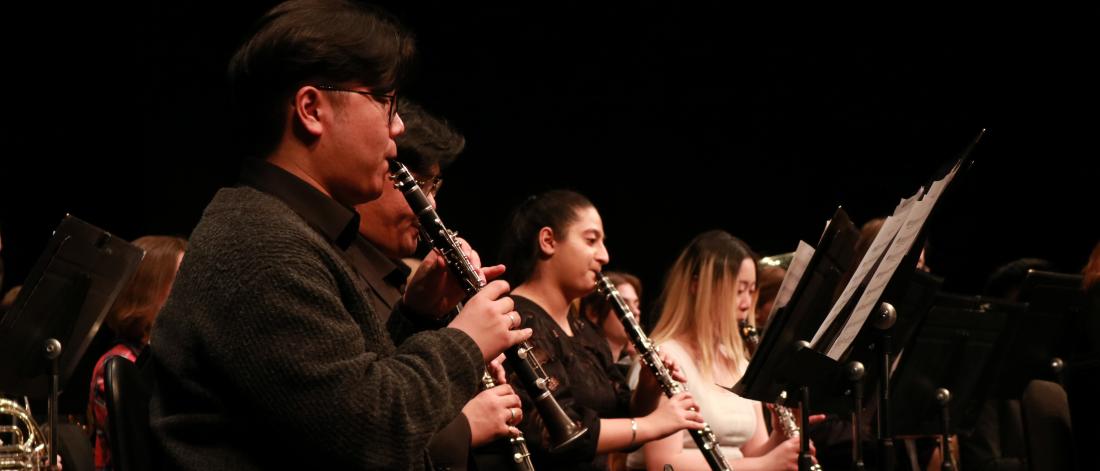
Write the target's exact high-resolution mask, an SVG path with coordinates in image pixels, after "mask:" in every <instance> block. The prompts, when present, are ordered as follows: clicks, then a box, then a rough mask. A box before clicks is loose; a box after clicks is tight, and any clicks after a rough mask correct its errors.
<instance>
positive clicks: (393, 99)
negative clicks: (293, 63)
mask: <svg viewBox="0 0 1100 471" xmlns="http://www.w3.org/2000/svg"><path fill="white" fill-rule="evenodd" d="M315 87H317V88H318V89H321V90H327V91H330V92H347V93H358V94H360V95H363V96H365V97H370V98H373V99H374V101H377V102H378V103H380V104H381V105H382V106H385V107H386V115H387V117H388V118H389V121H388V124H389V125H391V126H392V125H393V119H394V118H395V117H397V92H396V91H393V92H390V93H379V92H371V91H367V90H352V89H350V88H340V87H335V86H332V85H328V84H320V85H315Z"/></svg>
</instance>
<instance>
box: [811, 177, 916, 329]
mask: <svg viewBox="0 0 1100 471" xmlns="http://www.w3.org/2000/svg"><path fill="white" fill-rule="evenodd" d="M922 190H923V189H921V190H917V192H916V193H915V194H914V195H913V196H910V197H909V198H905V199H903V200H901V202H900V203H898V205H897V207H895V208H894V214H893V215H891V216H888V217H887V218H886V221H885V222H883V223H882V228H881V229H879V231H878V234H876V235H875V239H874V241H872V242H871V245H870V247H868V248H867V253H866V254H864V255H863V258H862V259H861V260H860V261H859V265H858V266H856V271H855V273H853V274H852V278H851V279H850V280H848V284H847V285H846V286H845V287H844V291H842V292H841V293H840V297H839V298H837V300H836V303H834V304H833V307H832V308H831V309H830V310H829V314H828V315H827V316H825V320H824V321H822V322H821V326H820V327H818V329H817V333H815V334H814V338H813V340H811V341H810V345H812V346H814V347H817V342H818V341H820V340H821V336H822V335H824V334H825V331H826V330H827V328H828V327H829V325H830V324H832V323H833V322H835V321H836V318H837V316H838V315H840V311H841V310H842V309H843V308H844V306H845V305H846V304H848V300H850V299H851V298H852V294H854V293H855V291H856V288H858V287H859V285H860V284H861V283H863V280H864V279H866V278H867V274H868V273H870V271H871V268H873V267H874V266H875V265H876V264H877V263H878V261H879V259H881V258H882V254H883V253H885V251H886V248H887V247H888V246H889V245H890V243H891V242H893V240H894V236H895V235H897V233H898V229H899V228H900V227H901V224H900V221H904V220H905V218H906V216H907V215H908V214H909V209H910V208H911V207H912V206H913V202H915V201H916V200H917V199H918V198H919V197H920V196H921V191H922Z"/></svg>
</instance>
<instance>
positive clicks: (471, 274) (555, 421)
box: [390, 160, 588, 463]
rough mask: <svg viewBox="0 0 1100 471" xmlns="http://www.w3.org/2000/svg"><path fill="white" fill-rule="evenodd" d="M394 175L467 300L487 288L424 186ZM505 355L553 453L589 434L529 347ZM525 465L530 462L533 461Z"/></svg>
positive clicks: (401, 171) (394, 164) (397, 168)
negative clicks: (565, 406) (557, 394)
mask: <svg viewBox="0 0 1100 471" xmlns="http://www.w3.org/2000/svg"><path fill="white" fill-rule="evenodd" d="M390 174H391V177H392V178H393V181H394V187H395V188H397V190H398V191H400V192H401V193H402V194H403V195H404V196H405V200H406V201H407V202H408V203H409V207H410V208H412V210H413V213H415V214H416V217H417V219H418V220H419V222H420V235H421V237H423V238H424V240H425V241H426V242H428V243H429V244H430V245H431V246H432V247H433V248H434V249H435V250H436V251H438V252H439V254H440V255H441V256H442V257H443V259H444V260H445V261H446V262H447V267H449V268H450V270H451V273H453V274H454V275H455V277H456V278H457V279H458V281H459V283H461V284H462V288H463V290H465V291H466V295H467V297H469V296H473V295H474V294H476V293H477V292H478V291H480V290H481V288H482V287H484V286H485V280H484V279H483V278H482V277H481V275H480V274H479V273H478V272H477V270H476V269H474V267H473V264H471V263H470V260H469V259H468V258H467V257H466V254H465V253H463V252H462V248H461V247H459V245H458V241H457V240H456V239H455V233H454V232H451V231H450V230H449V229H447V227H446V226H444V225H443V221H442V220H440V219H439V214H437V213H436V212H435V208H433V207H432V205H431V203H430V202H429V201H428V198H427V197H426V196H425V195H424V192H423V191H421V190H420V186H419V185H417V184H416V179H414V178H413V176H412V174H411V173H409V170H408V169H407V168H405V166H404V165H402V164H401V163H400V162H398V161H396V160H390ZM504 355H505V357H506V358H507V360H506V361H507V362H508V366H509V367H511V368H512V370H513V371H515V372H516V374H517V376H518V377H519V380H520V381H519V382H520V386H521V387H523V388H524V390H526V391H527V393H528V394H530V396H531V397H532V398H533V399H534V400H535V407H536V408H537V409H538V411H539V415H541V416H542V419H543V423H545V424H546V429H547V432H548V433H549V436H550V449H551V450H555V449H559V448H561V447H564V446H566V445H568V444H569V443H572V442H573V441H574V440H576V439H577V438H580V437H581V435H583V434H584V433H585V432H587V431H588V428H587V427H584V426H583V425H582V424H581V423H580V422H575V421H573V420H572V419H570V418H569V416H568V415H567V414H566V413H565V410H564V409H562V407H561V404H559V403H558V401H557V399H555V398H554V395H553V394H552V393H551V391H550V377H549V375H547V374H546V371H545V370H543V368H542V365H541V364H540V363H539V361H538V359H537V358H535V355H534V354H533V351H532V349H531V345H530V344H529V343H527V342H522V343H520V344H519V345H514V346H512V347H509V348H508V350H506V351H505V352H504ZM515 443H517V441H516V440H513V444H515ZM518 443H519V444H521V445H522V446H523V449H522V455H523V456H524V457H525V458H527V457H529V453H527V445H526V441H524V440H519V441H518ZM515 451H516V453H517V454H519V453H520V450H515ZM525 461H527V462H528V463H529V462H530V461H529V459H526V460H525Z"/></svg>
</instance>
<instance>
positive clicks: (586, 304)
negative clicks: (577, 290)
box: [577, 271, 642, 326]
mask: <svg viewBox="0 0 1100 471" xmlns="http://www.w3.org/2000/svg"><path fill="white" fill-rule="evenodd" d="M604 275H606V276H607V279H609V280H611V284H612V285H614V286H621V285H630V286H633V287H634V291H636V292H637V293H638V297H641V296H642V280H639V279H638V277H636V276H634V275H631V274H629V273H620V272H615V271H608V272H604ZM577 311H579V313H580V315H581V316H582V317H585V318H587V319H588V320H590V321H592V323H593V324H596V325H597V326H598V325H600V324H602V323H603V321H604V319H607V316H608V315H610V314H611V303H610V302H608V300H607V298H606V297H605V296H604V295H603V294H602V293H600V292H599V291H592V292H591V293H588V295H586V296H585V297H583V298H581V300H580V305H579V307H578V309H577ZM634 314H635V315H638V313H637V312H635V313H634Z"/></svg>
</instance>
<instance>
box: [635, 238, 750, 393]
mask: <svg viewBox="0 0 1100 471" xmlns="http://www.w3.org/2000/svg"><path fill="white" fill-rule="evenodd" d="M745 259H749V260H754V261H755V260H756V256H755V255H754V254H753V253H752V251H751V250H750V249H749V247H748V245H746V244H745V243H744V242H742V241H741V240H740V239H738V238H736V237H734V236H732V235H730V234H729V233H727V232H725V231H717V230H716V231H708V232H704V233H702V234H699V235H698V236H696V237H695V239H692V241H691V243H689V244H688V246H687V247H685V248H684V250H683V252H681V253H680V256H679V257H678V258H677V259H676V263H674V264H673V265H672V268H671V269H670V270H669V272H668V275H667V276H666V278H665V286H664V290H663V291H662V292H661V297H660V300H661V301H660V304H661V314H660V320H659V321H657V326H656V327H655V328H654V329H653V335H652V336H651V337H652V338H653V340H654V341H655V342H657V343H660V342H663V341H666V340H670V339H674V338H680V339H688V340H694V343H695V345H694V347H695V353H696V355H698V357H697V358H696V359H695V360H696V366H697V367H698V369H699V371H700V373H701V374H702V375H703V376H704V378H707V379H710V378H711V377H712V374H713V372H714V369H715V367H716V366H718V365H720V364H721V365H722V366H725V367H726V368H728V369H729V370H730V371H739V370H740V368H741V367H743V366H744V365H746V364H747V363H748V357H747V355H746V352H745V349H744V347H743V345H742V343H741V334H740V333H739V331H738V326H737V313H736V309H735V306H736V305H737V274H738V272H739V271H740V269H741V264H742V263H743V262H744V261H745ZM752 318H753V316H752V315H751V314H750V315H749V319H750V322H752V321H751V319H752Z"/></svg>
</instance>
